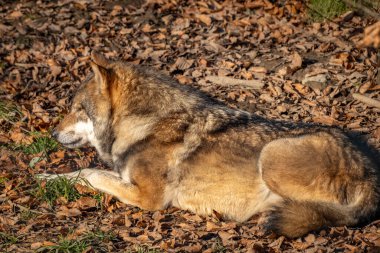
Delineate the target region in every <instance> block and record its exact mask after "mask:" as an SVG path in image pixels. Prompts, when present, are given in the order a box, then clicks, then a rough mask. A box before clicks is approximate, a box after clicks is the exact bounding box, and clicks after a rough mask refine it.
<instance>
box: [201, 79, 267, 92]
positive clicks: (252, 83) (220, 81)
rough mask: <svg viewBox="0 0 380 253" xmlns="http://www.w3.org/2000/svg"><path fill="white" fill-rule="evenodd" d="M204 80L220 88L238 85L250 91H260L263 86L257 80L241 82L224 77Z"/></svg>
mask: <svg viewBox="0 0 380 253" xmlns="http://www.w3.org/2000/svg"><path fill="white" fill-rule="evenodd" d="M206 80H207V81H210V82H212V83H215V84H219V85H222V86H233V85H240V86H245V87H249V88H252V89H261V88H262V87H263V86H264V83H263V82H261V81H259V80H243V79H235V78H232V77H226V76H207V77H206Z"/></svg>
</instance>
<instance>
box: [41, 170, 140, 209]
mask: <svg viewBox="0 0 380 253" xmlns="http://www.w3.org/2000/svg"><path fill="white" fill-rule="evenodd" d="M58 177H65V178H68V179H75V178H78V179H84V180H83V181H81V180H78V183H81V184H90V185H91V186H92V187H94V188H95V189H97V190H99V191H102V192H105V193H108V194H111V195H113V196H115V197H116V198H117V199H119V200H120V201H121V202H123V203H126V204H130V205H135V206H140V201H139V199H140V198H139V194H140V191H139V188H138V187H137V186H136V185H133V184H131V183H128V182H125V181H124V180H123V179H122V178H121V177H120V176H119V173H117V172H115V171H108V170H99V169H83V170H80V171H75V172H71V173H65V174H39V175H37V178H39V179H47V180H51V179H54V178H58Z"/></svg>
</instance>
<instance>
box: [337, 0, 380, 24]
mask: <svg viewBox="0 0 380 253" xmlns="http://www.w3.org/2000/svg"><path fill="white" fill-rule="evenodd" d="M342 1H343V2H345V3H346V4H348V5H350V6H352V7H353V8H355V9H358V10H359V11H362V12H364V13H365V14H367V15H369V16H371V17H373V18H376V19H378V20H380V15H379V14H378V13H377V12H375V11H373V10H371V9H370V8H368V7H367V6H364V5H363V4H361V3H360V1H352V0H342Z"/></svg>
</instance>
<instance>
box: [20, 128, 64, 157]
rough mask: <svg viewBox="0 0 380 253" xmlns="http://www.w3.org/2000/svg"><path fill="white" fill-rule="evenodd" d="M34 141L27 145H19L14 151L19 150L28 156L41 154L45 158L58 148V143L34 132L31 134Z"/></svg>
mask: <svg viewBox="0 0 380 253" xmlns="http://www.w3.org/2000/svg"><path fill="white" fill-rule="evenodd" d="M32 135H33V137H34V141H33V142H32V143H31V144H28V145H19V146H17V147H16V149H19V150H21V151H22V152H23V153H25V154H28V155H34V154H38V153H41V152H42V153H43V154H44V155H45V156H47V154H48V153H49V152H51V151H54V150H55V149H56V148H57V147H58V142H57V141H56V140H55V139H53V138H51V137H50V136H47V135H44V134H41V133H38V132H34V133H32Z"/></svg>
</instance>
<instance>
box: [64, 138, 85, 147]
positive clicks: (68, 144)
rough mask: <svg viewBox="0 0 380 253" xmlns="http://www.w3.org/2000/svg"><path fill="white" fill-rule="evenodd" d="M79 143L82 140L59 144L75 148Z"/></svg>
mask: <svg viewBox="0 0 380 253" xmlns="http://www.w3.org/2000/svg"><path fill="white" fill-rule="evenodd" d="M81 141H82V138H78V139H76V140H75V141H72V142H61V143H62V144H63V145H65V146H75V145H76V144H78V143H80V142H81Z"/></svg>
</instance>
